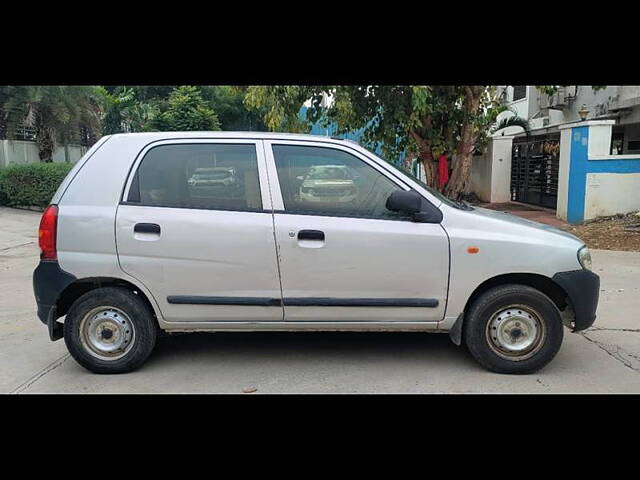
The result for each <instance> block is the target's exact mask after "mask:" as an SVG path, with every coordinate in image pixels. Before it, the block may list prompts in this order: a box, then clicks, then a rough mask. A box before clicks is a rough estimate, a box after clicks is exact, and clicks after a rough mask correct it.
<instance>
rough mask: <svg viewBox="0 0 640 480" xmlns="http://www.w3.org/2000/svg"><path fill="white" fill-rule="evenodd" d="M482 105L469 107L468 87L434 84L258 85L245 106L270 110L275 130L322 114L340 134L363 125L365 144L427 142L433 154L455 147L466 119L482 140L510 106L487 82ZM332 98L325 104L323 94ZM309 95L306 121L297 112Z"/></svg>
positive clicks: (390, 152)
mask: <svg viewBox="0 0 640 480" xmlns="http://www.w3.org/2000/svg"><path fill="white" fill-rule="evenodd" d="M483 88H484V90H483V94H482V95H481V98H480V102H479V107H478V108H477V109H475V110H473V111H471V110H470V109H469V108H466V106H465V98H466V97H467V95H468V93H469V92H468V87H466V86H462V85H460V86H456V85H441V86H438V85H430V86H390V85H383V86H376V85H373V86H364V85H352V86H308V87H305V86H268V87H262V86H254V87H249V88H248V89H247V91H246V97H245V105H247V107H248V108H251V109H262V111H266V113H265V114H264V120H265V123H266V124H267V126H268V127H269V129H271V130H274V131H294V132H308V131H309V128H310V126H311V124H312V123H313V122H315V121H317V120H318V119H320V120H323V121H324V122H328V121H334V122H335V123H336V125H337V128H338V133H339V134H344V133H348V132H353V131H356V130H359V129H364V131H363V136H362V140H361V141H362V143H363V144H365V145H367V146H369V147H375V146H377V145H382V148H383V152H384V154H385V155H386V156H387V157H388V158H393V157H397V156H398V155H399V154H400V153H401V152H403V151H407V150H411V151H418V150H419V149H420V147H421V146H420V145H418V142H423V141H424V142H426V143H425V144H428V145H429V150H430V152H429V153H430V154H432V155H433V156H437V155H438V154H439V153H442V152H450V153H451V152H455V151H456V150H457V149H458V148H459V146H460V142H461V140H462V139H461V128H462V126H463V124H464V122H465V121H470V122H472V123H473V125H474V128H475V138H476V140H477V141H478V142H482V141H484V140H486V135H487V133H488V130H489V127H490V126H491V124H492V123H493V122H495V119H496V117H497V115H498V114H499V113H500V112H502V111H504V110H505V109H506V107H503V106H501V105H500V104H499V102H498V101H497V99H495V98H494V95H493V93H495V92H494V89H493V88H492V87H483ZM323 93H324V94H326V95H330V96H331V97H332V98H333V103H332V105H331V106H330V107H329V108H325V107H323V106H322V103H321V102H322V94H323ZM309 99H311V107H310V108H309V109H308V110H307V118H306V121H300V119H299V118H298V112H299V110H300V108H301V107H302V105H303V104H304V102H305V101H307V100H309Z"/></svg>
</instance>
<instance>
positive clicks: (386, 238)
mask: <svg viewBox="0 0 640 480" xmlns="http://www.w3.org/2000/svg"><path fill="white" fill-rule="evenodd" d="M265 150H266V153H267V162H268V168H269V180H270V184H271V187H272V193H273V202H274V223H275V234H276V239H277V244H278V249H279V259H280V274H281V281H282V293H283V302H284V309H285V320H289V321H331V322H336V321H351V322H359V321H378V322H382V321H398V322H401V321H403V322H407V321H439V320H441V319H442V318H443V315H444V310H445V301H446V293H447V283H448V269H449V244H448V239H447V236H446V233H445V232H444V230H443V229H442V227H441V226H440V225H439V224H426V223H415V222H412V221H411V220H410V219H407V218H403V217H401V216H400V215H399V214H397V213H395V212H391V211H389V210H387V209H386V207H385V204H386V200H387V198H388V196H389V195H390V193H391V192H392V191H394V190H396V189H405V190H407V189H408V188H409V187H407V186H406V185H402V184H400V182H399V181H398V180H397V179H392V177H390V176H388V174H386V173H385V172H384V171H383V169H381V168H380V167H378V166H376V165H375V162H373V161H371V159H368V158H366V157H365V156H364V155H362V154H360V153H359V152H357V151H355V150H353V149H350V148H349V147H346V146H344V147H343V146H338V145H336V146H331V147H328V146H326V144H324V146H322V144H314V143H311V142H278V141H268V142H267V141H265Z"/></svg>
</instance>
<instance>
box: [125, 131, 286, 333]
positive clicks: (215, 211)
mask: <svg viewBox="0 0 640 480" xmlns="http://www.w3.org/2000/svg"><path fill="white" fill-rule="evenodd" d="M123 198H124V199H125V200H124V201H123V202H122V203H121V204H120V205H119V207H118V213H117V216H116V239H117V247H118V258H119V261H120V265H121V267H122V269H123V270H124V271H125V272H126V273H128V274H129V275H131V276H133V277H135V278H136V279H137V280H138V281H140V282H141V283H143V284H144V285H145V286H146V287H147V288H148V289H149V290H150V291H151V292H152V294H153V295H154V297H155V299H156V301H157V302H158V304H159V306H160V309H161V311H162V315H163V317H164V319H165V320H166V321H168V322H210V321H280V320H282V319H283V310H282V306H281V291H280V283H279V276H278V265H277V259H276V251H275V241H274V232H273V218H272V211H271V199H270V196H269V189H268V185H267V180H266V175H265V162H264V149H263V146H262V142H261V141H259V140H244V139H229V140H222V139H220V140H218V139H216V140H178V141H175V140H174V141H164V142H157V143H154V144H152V145H151V146H149V147H147V148H146V149H145V150H143V151H142V152H141V154H140V155H139V157H138V159H137V161H136V163H135V164H134V167H133V169H132V175H131V178H130V179H129V181H128V185H127V186H126V188H125V192H124V197H123Z"/></svg>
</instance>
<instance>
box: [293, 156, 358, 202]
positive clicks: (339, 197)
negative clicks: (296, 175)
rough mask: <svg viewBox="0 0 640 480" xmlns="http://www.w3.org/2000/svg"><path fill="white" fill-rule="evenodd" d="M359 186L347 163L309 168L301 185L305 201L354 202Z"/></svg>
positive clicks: (302, 198) (301, 197) (302, 196)
mask: <svg viewBox="0 0 640 480" xmlns="http://www.w3.org/2000/svg"><path fill="white" fill-rule="evenodd" d="M357 195H358V188H357V187H356V184H355V183H354V182H353V176H352V174H351V172H350V171H349V169H348V167H347V166H346V165H317V166H314V167H311V168H310V169H309V173H308V174H307V176H306V177H305V178H304V181H303V182H302V185H301V187H300V199H301V200H302V201H305V202H320V203H326V202H338V203H346V202H353V201H354V200H355V199H356V198H357Z"/></svg>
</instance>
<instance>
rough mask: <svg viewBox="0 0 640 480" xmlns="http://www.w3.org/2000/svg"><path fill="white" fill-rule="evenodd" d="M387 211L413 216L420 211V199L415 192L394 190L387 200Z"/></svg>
mask: <svg viewBox="0 0 640 480" xmlns="http://www.w3.org/2000/svg"><path fill="white" fill-rule="evenodd" d="M387 209H388V210H391V211H392V212H401V213H408V214H410V215H413V214H414V213H418V212H419V211H420V210H422V197H421V196H420V194H418V193H417V192H413V191H409V192H405V191H404V190H396V191H394V192H393V193H392V194H391V195H389V198H387Z"/></svg>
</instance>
